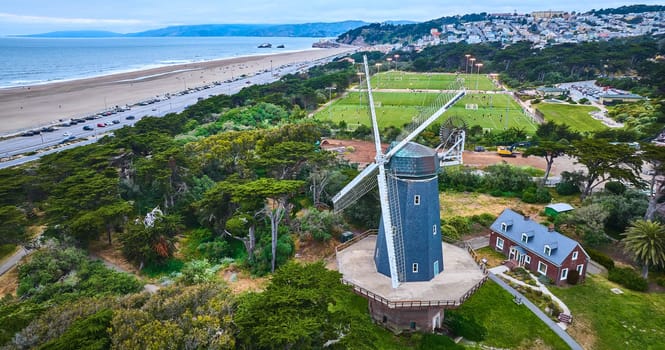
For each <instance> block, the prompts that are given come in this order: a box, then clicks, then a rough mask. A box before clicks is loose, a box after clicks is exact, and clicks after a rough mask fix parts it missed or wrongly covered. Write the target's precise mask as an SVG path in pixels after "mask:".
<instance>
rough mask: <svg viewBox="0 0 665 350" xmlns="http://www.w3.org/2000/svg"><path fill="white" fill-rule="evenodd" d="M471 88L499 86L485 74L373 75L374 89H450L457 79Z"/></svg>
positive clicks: (496, 88) (395, 73)
mask: <svg viewBox="0 0 665 350" xmlns="http://www.w3.org/2000/svg"><path fill="white" fill-rule="evenodd" d="M457 78H461V79H464V86H466V88H467V89H469V90H483V91H496V90H499V88H498V87H497V86H496V85H495V84H494V82H492V80H491V79H489V78H488V77H487V76H486V75H483V74H480V75H478V74H453V73H411V72H399V71H390V72H383V73H379V74H375V75H374V76H372V88H373V89H413V90H448V89H450V88H451V84H452V83H453V82H454V81H455V80H456V79H457Z"/></svg>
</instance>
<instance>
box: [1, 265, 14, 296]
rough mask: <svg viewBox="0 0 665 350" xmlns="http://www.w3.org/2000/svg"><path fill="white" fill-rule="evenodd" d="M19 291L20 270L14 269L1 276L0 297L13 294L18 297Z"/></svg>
mask: <svg viewBox="0 0 665 350" xmlns="http://www.w3.org/2000/svg"><path fill="white" fill-rule="evenodd" d="M17 289H18V268H17V267H13V268H11V269H10V270H9V271H7V272H5V273H4V274H3V275H2V276H0V297H2V296H5V295H8V294H11V295H16V290H17Z"/></svg>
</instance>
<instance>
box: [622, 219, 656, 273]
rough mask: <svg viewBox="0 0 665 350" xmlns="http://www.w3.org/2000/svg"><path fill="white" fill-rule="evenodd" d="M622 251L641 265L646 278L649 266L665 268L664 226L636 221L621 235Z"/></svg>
mask: <svg viewBox="0 0 665 350" xmlns="http://www.w3.org/2000/svg"><path fill="white" fill-rule="evenodd" d="M623 235H624V236H625V238H624V239H623V243H624V249H625V251H626V252H628V253H629V254H631V255H632V256H633V257H634V258H635V260H636V261H637V262H638V263H640V264H641V265H642V276H643V277H644V278H647V277H648V274H649V266H661V267H662V266H665V226H663V224H661V223H659V222H655V221H650V220H636V221H634V222H633V223H632V224H631V225H630V227H628V229H627V230H626V232H625V233H623Z"/></svg>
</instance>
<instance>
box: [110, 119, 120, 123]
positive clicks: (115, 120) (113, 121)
mask: <svg viewBox="0 0 665 350" xmlns="http://www.w3.org/2000/svg"><path fill="white" fill-rule="evenodd" d="M111 123H113V124H120V121H119V120H118V119H113V120H112V121H111Z"/></svg>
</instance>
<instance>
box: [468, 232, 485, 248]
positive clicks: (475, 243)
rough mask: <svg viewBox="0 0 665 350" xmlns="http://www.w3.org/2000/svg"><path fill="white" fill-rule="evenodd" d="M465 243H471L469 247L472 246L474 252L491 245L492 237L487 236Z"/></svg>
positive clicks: (470, 239) (471, 239)
mask: <svg viewBox="0 0 665 350" xmlns="http://www.w3.org/2000/svg"><path fill="white" fill-rule="evenodd" d="M465 242H466V243H469V245H470V246H471V248H473V250H477V249H480V248H484V247H487V246H489V245H490V236H489V235H486V236H481V237H473V238H469V239H467V240H465Z"/></svg>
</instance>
